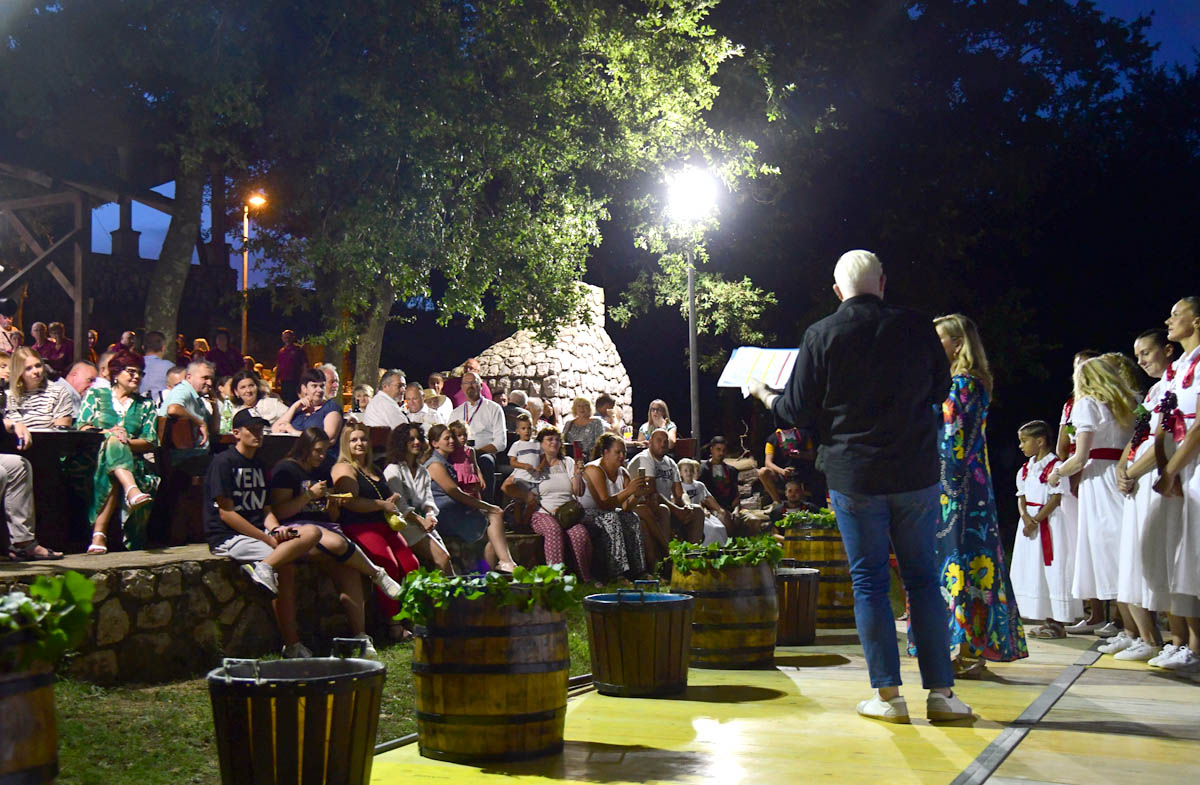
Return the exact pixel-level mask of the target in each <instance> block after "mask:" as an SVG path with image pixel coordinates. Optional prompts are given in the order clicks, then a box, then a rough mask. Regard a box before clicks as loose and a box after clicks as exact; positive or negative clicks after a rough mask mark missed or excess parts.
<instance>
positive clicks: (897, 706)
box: [858, 690, 909, 725]
mask: <svg viewBox="0 0 1200 785" xmlns="http://www.w3.org/2000/svg"><path fill="white" fill-rule="evenodd" d="M858 713H859V714H861V715H862V716H864V717H868V718H870V719H873V720H882V721H883V722H894V723H897V724H898V725H907V724H909V719H908V704H907V703H905V702H904V698H902V697H900V696H899V695H897V696H896V697H894V698H892V699H891V700H884V699H883V698H881V697H879V690H875V694H874V696H872V697H871V698H870V699H868V700H865V701H859V702H858Z"/></svg>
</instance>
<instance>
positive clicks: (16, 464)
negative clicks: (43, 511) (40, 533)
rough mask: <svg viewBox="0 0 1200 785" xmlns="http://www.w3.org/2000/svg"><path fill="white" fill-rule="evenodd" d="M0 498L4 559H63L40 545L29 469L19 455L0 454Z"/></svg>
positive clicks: (59, 554) (30, 468)
mask: <svg viewBox="0 0 1200 785" xmlns="http://www.w3.org/2000/svg"><path fill="white" fill-rule="evenodd" d="M0 498H3V500H4V505H3V506H4V517H5V519H6V522H7V524H8V543H9V544H8V558H9V559H11V560H12V561H49V560H53V559H61V558H62V557H63V555H62V554H61V553H59V552H58V551H52V550H50V549H49V548H47V547H45V546H44V545H40V544H39V543H38V541H37V539H36V538H35V536H34V529H36V528H37V525H36V518H35V516H34V508H33V466H31V465H30V463H29V460H28V459H27V458H24V457H22V456H20V455H4V454H0Z"/></svg>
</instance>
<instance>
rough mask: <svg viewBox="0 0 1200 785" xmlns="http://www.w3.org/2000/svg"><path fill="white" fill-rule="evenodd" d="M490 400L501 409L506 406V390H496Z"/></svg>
mask: <svg viewBox="0 0 1200 785" xmlns="http://www.w3.org/2000/svg"><path fill="white" fill-rule="evenodd" d="M492 400H493V401H495V402H496V403H498V404H500V408H501V409H503V408H504V407H505V406H507V405H508V390H496V391H495V392H494V393H492Z"/></svg>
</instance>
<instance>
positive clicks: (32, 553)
mask: <svg viewBox="0 0 1200 785" xmlns="http://www.w3.org/2000/svg"><path fill="white" fill-rule="evenodd" d="M62 557H63V555H62V554H61V553H59V552H58V551H52V550H50V549H49V548H47V547H45V546H44V545H39V544H38V543H36V542H29V543H26V544H25V545H21V546H16V545H14V546H13V548H12V550H10V551H9V552H8V558H10V559H12V560H13V561H57V560H58V559H61V558H62Z"/></svg>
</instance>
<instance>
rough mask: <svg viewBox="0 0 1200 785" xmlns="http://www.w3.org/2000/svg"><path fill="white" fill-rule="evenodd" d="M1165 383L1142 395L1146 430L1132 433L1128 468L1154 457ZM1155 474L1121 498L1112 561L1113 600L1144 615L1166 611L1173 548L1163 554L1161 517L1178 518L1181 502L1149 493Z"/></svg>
mask: <svg viewBox="0 0 1200 785" xmlns="http://www.w3.org/2000/svg"><path fill="white" fill-rule="evenodd" d="M1167 387H1168V382H1167V380H1166V379H1165V378H1164V379H1161V380H1159V381H1158V382H1155V384H1154V386H1152V387H1151V388H1150V392H1148V393H1146V397H1145V399H1144V400H1143V401H1142V407H1143V408H1144V409H1146V411H1147V412H1149V413H1150V421H1149V423H1148V427H1143V428H1142V429H1140V430H1139V429H1137V428H1135V429H1134V434H1133V442H1132V447H1131V449H1130V451H1129V465H1133V463H1134V462H1135V461H1137V460H1138V459H1140V458H1141V457H1142V456H1144V455H1146V454H1147V453H1152V452H1154V438H1153V435H1154V433H1155V431H1157V430H1158V424H1159V421H1160V420H1161V415H1160V414H1159V413H1158V412H1156V411H1155V407H1157V405H1158V402H1159V401H1160V400H1161V399H1162V394H1163V392H1165V391H1166V389H1167ZM1157 478H1158V473H1157V471H1154V470H1151V471H1150V472H1148V473H1147V474H1144V475H1142V476H1141V477H1139V478H1138V480H1137V488H1136V489H1135V490H1134V492H1133V494H1132V495H1130V496H1126V497H1125V502H1124V508H1123V510H1122V518H1121V546H1120V551H1119V554H1118V557H1117V560H1118V564H1117V573H1118V575H1117V600H1118V601H1120V602H1128V603H1131V604H1133V605H1137V606H1139V607H1141V608H1145V609H1146V610H1150V611H1165V610H1168V609H1169V607H1170V601H1171V597H1170V592H1169V590H1168V588H1167V578H1168V576H1169V574H1170V567H1171V563H1172V561H1173V560H1174V556H1175V548H1174V544H1175V543H1176V542H1177V541H1178V536H1176V537H1175V538H1173V539H1172V540H1171V546H1170V549H1169V550H1168V548H1167V546H1166V540H1165V539H1164V535H1163V531H1164V528H1165V527H1166V525H1167V518H1168V517H1170V518H1174V519H1176V520H1178V519H1179V516H1180V515H1181V512H1180V509H1181V502H1180V500H1179V499H1175V498H1167V497H1164V496H1162V495H1160V494H1158V493H1155V491H1154V481H1155V480H1156V479H1157Z"/></svg>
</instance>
